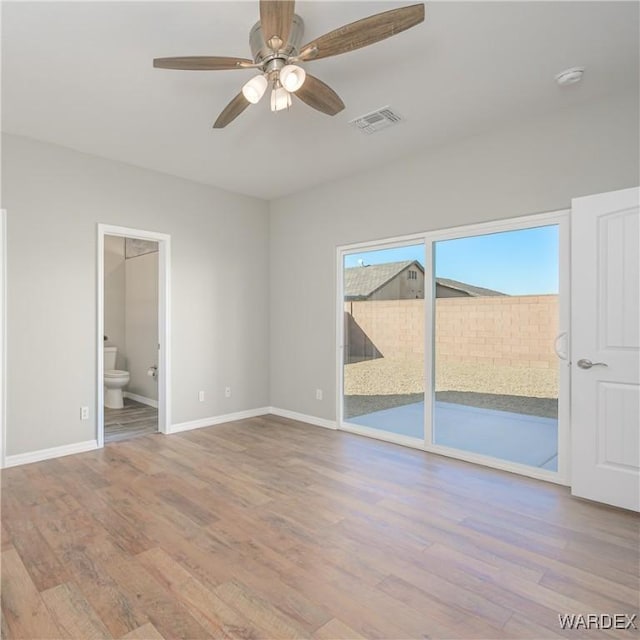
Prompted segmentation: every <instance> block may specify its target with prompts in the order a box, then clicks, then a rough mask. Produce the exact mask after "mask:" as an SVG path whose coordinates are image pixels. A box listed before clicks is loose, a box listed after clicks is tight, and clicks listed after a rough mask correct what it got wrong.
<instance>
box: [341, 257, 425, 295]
mask: <svg viewBox="0 0 640 640" xmlns="http://www.w3.org/2000/svg"><path fill="white" fill-rule="evenodd" d="M411 265H415V266H416V267H417V268H418V269H420V271H422V272H423V273H424V268H423V267H422V265H421V264H420V263H419V262H418V261H417V260H402V261H401V262H387V263H385V264H370V265H367V266H363V267H349V268H347V269H345V270H344V297H345V298H347V299H351V300H353V299H357V298H368V297H369V296H370V295H371V294H372V293H374V292H375V291H377V290H378V289H380V288H381V287H383V286H384V285H385V284H387V282H389V281H390V280H393V278H395V277H396V276H397V275H398V274H399V273H401V272H402V271H404V270H405V269H406V268H407V267H409V266H411Z"/></svg>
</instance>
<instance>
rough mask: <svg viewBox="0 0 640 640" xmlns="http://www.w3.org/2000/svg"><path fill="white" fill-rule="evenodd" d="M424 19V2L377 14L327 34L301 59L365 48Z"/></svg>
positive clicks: (305, 50)
mask: <svg viewBox="0 0 640 640" xmlns="http://www.w3.org/2000/svg"><path fill="white" fill-rule="evenodd" d="M423 20H424V4H414V5H411V6H409V7H402V8H400V9H392V10H391V11H384V12H383V13H377V14H375V15H373V16H369V17H368V18H363V19H362V20H358V21H357V22H352V23H351V24H347V25H345V26H343V27H340V28H339V29H335V30H334V31H330V32H329V33H325V35H323V36H320V37H319V38H316V39H315V40H313V41H312V42H310V43H309V44H307V45H305V46H304V47H302V49H300V55H299V56H298V58H299V59H300V60H319V59H320V58H328V57H329V56H336V55H338V54H340V53H347V52H348V51H354V50H355V49H360V48H362V47H366V46H368V45H370V44H374V43H375V42H379V41H380V40H384V39H385V38H389V37H390V36H394V35H396V33H400V32H402V31H406V30H407V29H410V28H411V27H414V26H415V25H417V24H420V23H421V22H422V21H423Z"/></svg>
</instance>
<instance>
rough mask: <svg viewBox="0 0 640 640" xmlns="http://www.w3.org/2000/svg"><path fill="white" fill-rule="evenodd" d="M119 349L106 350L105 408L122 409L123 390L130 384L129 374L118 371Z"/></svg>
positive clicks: (110, 348)
mask: <svg viewBox="0 0 640 640" xmlns="http://www.w3.org/2000/svg"><path fill="white" fill-rule="evenodd" d="M117 355H118V347H105V348H104V406H105V407H108V408H109V409H122V407H123V406H124V403H123V402H122V390H123V389H124V388H125V387H126V386H127V385H128V384H129V372H128V371H121V370H120V369H116V356H117Z"/></svg>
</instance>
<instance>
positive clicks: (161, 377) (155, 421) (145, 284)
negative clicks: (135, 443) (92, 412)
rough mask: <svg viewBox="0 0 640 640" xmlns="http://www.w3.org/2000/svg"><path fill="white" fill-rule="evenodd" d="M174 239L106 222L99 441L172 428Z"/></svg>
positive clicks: (101, 264) (101, 250) (101, 243)
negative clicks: (170, 340) (171, 257)
mask: <svg viewBox="0 0 640 640" xmlns="http://www.w3.org/2000/svg"><path fill="white" fill-rule="evenodd" d="M169 242H170V240H169V236H166V235H165V234H158V233H155V232H147V231H140V230H136V229H128V228H124V227H111V226H108V225H98V256H99V260H98V335H97V343H98V344H97V347H98V348H97V362H98V367H97V404H98V407H97V412H96V414H97V416H98V425H97V430H98V433H97V439H98V444H99V446H103V445H104V444H105V443H109V442H116V441H119V440H127V439H130V438H135V437H139V436H145V435H151V434H154V433H157V432H158V431H159V432H162V433H166V432H167V430H168V429H167V428H168V425H169V424H170V422H169V410H168V408H169V402H168V393H167V390H168V379H169V361H168V353H169V349H168V338H169V331H168V317H169V314H168V301H169V290H168V287H169V274H168V268H169Z"/></svg>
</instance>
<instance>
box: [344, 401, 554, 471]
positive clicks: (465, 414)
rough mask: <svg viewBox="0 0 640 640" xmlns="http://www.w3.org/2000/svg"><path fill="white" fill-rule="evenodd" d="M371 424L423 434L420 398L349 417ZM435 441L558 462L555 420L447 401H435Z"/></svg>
mask: <svg viewBox="0 0 640 640" xmlns="http://www.w3.org/2000/svg"><path fill="white" fill-rule="evenodd" d="M349 422H351V423H353V424H358V425H362V426H366V427H371V428H373V429H380V430H382V431H387V432H391V433H398V434H401V435H405V436H410V437H414V438H420V439H423V438H424V431H423V429H424V427H423V424H424V402H415V403H412V404H406V405H403V406H400V407H393V408H391V409H383V410H381V411H375V412H373V413H369V414H365V415H361V416H357V417H354V418H350V419H349ZM434 442H435V444H439V445H443V446H446V447H452V448H455V449H461V450H463V451H470V452H473V453H480V454H482V455H486V456H491V457H493V458H499V459H502V460H509V461H510V462H517V463H520V464H526V465H528V466H531V467H541V468H544V469H549V470H551V471H557V468H558V457H557V454H558V421H557V420H555V419H553V418H541V417H538V416H529V415H523V414H520V413H511V412H509V411H495V410H492V409H484V408H479V407H470V406H467V405H460V404H453V403H449V402H439V401H437V402H436V403H435V420H434Z"/></svg>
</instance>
